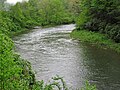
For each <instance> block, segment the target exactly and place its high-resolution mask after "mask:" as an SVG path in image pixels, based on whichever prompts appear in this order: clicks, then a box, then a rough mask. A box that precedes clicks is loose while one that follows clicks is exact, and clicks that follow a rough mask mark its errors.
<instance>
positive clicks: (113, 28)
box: [77, 0, 120, 43]
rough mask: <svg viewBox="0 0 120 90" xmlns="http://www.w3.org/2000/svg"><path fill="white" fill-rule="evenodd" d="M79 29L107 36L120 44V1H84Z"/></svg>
mask: <svg viewBox="0 0 120 90" xmlns="http://www.w3.org/2000/svg"><path fill="white" fill-rule="evenodd" d="M80 8H81V12H80V15H79V17H78V19H77V28H78V30H80V29H86V30H89V31H94V32H100V33H104V34H106V35H107V36H108V37H109V38H111V39H112V40H114V41H115V42H118V43H120V1H119V0H82V1H81V4H80Z"/></svg>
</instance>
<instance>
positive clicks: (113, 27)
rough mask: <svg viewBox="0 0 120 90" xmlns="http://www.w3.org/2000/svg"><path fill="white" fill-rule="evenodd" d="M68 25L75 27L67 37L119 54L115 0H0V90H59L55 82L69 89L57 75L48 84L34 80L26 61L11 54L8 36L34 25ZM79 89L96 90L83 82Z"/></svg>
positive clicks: (119, 29)
mask: <svg viewBox="0 0 120 90" xmlns="http://www.w3.org/2000/svg"><path fill="white" fill-rule="evenodd" d="M70 23H75V24H76V29H75V30H74V31H73V32H72V33H71V37H73V38H76V39H80V40H83V41H85V42H86V41H87V42H91V43H99V44H100V45H103V46H107V47H108V48H112V49H113V50H116V51H117V52H120V2H119V0H29V1H28V2H27V1H23V2H18V3H16V4H15V5H12V4H9V3H6V0H0V90H54V87H55V86H56V87H58V90H62V89H61V86H60V85H59V83H58V82H57V80H61V82H62V83H63V89H64V90H69V89H68V88H67V86H66V85H65V82H64V80H63V78H61V77H59V76H56V77H55V78H54V80H55V82H54V83H52V84H47V85H45V84H44V81H36V80H35V75H34V72H33V70H32V68H31V64H30V62H28V61H27V60H24V59H22V58H21V56H20V55H18V54H17V53H16V52H15V51H14V49H13V48H14V47H15V46H14V42H13V40H12V37H14V36H15V35H17V34H20V33H21V32H24V31H27V30H30V29H32V28H33V27H35V26H42V27H44V26H47V27H50V26H56V25H62V24H70ZM51 78H52V77H51ZM80 90H81V89H80ZM82 90H97V89H96V86H94V85H90V84H89V83H88V82H87V83H86V87H85V88H83V89H82Z"/></svg>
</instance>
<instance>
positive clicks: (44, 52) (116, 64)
mask: <svg viewBox="0 0 120 90" xmlns="http://www.w3.org/2000/svg"><path fill="white" fill-rule="evenodd" d="M74 28H75V25H73V24H70V25H62V26H56V27H51V28H44V29H42V28H41V29H34V30H32V31H31V32H29V33H26V34H23V35H19V36H17V37H15V38H14V41H15V45H16V51H17V52H19V53H20V55H21V56H22V57H23V58H24V59H27V60H29V61H30V62H31V64H32V67H33V69H34V71H35V72H36V79H37V80H44V81H45V82H48V81H49V80H50V79H51V77H53V76H56V75H60V76H63V77H64V79H65V81H66V82H67V84H68V86H69V87H70V86H72V87H73V88H79V87H83V86H84V83H85V81H86V80H89V81H90V83H93V84H96V85H97V88H98V89H99V90H120V55H119V54H117V53H115V52H113V51H112V50H104V49H101V48H98V47H95V46H92V45H90V44H86V43H82V42H79V41H76V40H72V39H71V38H70V34H69V33H70V32H71V31H72V30H73V29H74Z"/></svg>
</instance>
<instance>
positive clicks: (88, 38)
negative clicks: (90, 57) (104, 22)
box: [70, 30, 120, 53]
mask: <svg viewBox="0 0 120 90" xmlns="http://www.w3.org/2000/svg"><path fill="white" fill-rule="evenodd" d="M70 36H71V37H72V38H74V39H77V40H80V41H82V42H89V43H92V44H97V45H99V46H101V47H103V48H110V49H112V50H115V51H116V52H118V53H120V43H115V42H113V41H112V40H111V39H108V38H107V36H106V35H104V34H100V33H95V32H91V31H86V30H79V31H78V30H74V31H73V32H72V33H71V34H70Z"/></svg>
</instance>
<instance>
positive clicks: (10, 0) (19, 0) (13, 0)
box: [7, 0, 22, 4]
mask: <svg viewBox="0 0 120 90" xmlns="http://www.w3.org/2000/svg"><path fill="white" fill-rule="evenodd" d="M21 1H22V0H7V2H8V3H12V4H15V3H16V2H21Z"/></svg>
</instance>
